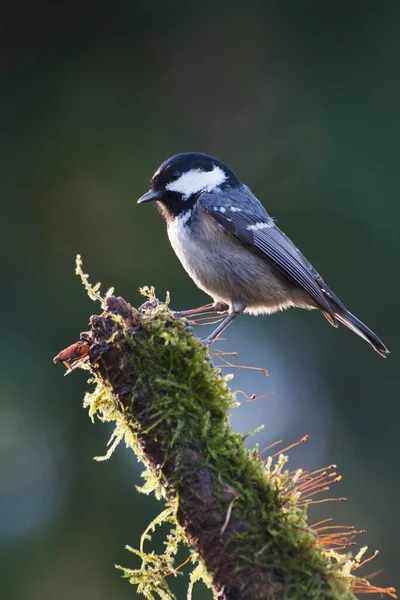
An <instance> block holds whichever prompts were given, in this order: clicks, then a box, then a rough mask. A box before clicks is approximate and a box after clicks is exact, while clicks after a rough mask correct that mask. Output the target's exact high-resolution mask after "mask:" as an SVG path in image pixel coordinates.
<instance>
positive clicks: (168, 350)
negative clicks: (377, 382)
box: [58, 278, 395, 600]
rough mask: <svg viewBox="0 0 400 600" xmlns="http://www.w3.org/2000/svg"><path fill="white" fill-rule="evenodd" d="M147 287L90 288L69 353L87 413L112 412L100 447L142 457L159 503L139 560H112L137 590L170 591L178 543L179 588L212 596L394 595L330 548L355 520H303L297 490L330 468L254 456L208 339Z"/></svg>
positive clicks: (167, 596)
mask: <svg viewBox="0 0 400 600" xmlns="http://www.w3.org/2000/svg"><path fill="white" fill-rule="evenodd" d="M85 285H86V287H87V286H90V284H89V283H88V280H87V278H86V280H85ZM147 293H148V294H149V295H150V296H151V297H150V302H149V303H148V304H147V305H146V306H145V307H144V308H143V309H139V310H136V309H135V308H133V307H131V306H130V305H129V304H128V303H127V302H126V301H125V300H123V299H122V298H116V297H115V296H111V295H108V296H107V297H106V298H104V299H103V298H101V297H100V298H99V297H98V295H99V289H98V288H96V290H95V294H93V296H96V299H101V301H102V304H103V309H104V310H103V312H102V314H100V315H95V316H92V317H91V319H90V326H91V329H90V331H89V332H86V333H85V334H83V335H82V340H83V343H84V344H86V346H85V349H84V351H83V350H82V348H81V347H80V348H79V351H78V350H76V352H78V354H77V355H76V356H74V355H73V356H70V358H71V359H72V361H74V360H78V363H79V365H80V366H84V367H85V368H88V369H89V370H90V373H91V381H92V383H94V385H95V389H94V391H93V392H91V393H90V394H87V395H86V398H85V402H84V405H85V406H86V407H87V408H88V409H89V414H90V416H91V417H92V418H94V416H95V415H97V417H99V418H100V420H102V421H113V422H114V423H115V430H114V433H113V437H112V439H111V440H110V449H109V452H108V454H107V455H106V457H108V455H109V454H111V452H112V450H113V449H114V448H115V446H116V444H118V443H119V442H120V441H122V440H124V441H125V443H126V445H127V446H128V447H129V448H131V449H132V450H133V451H134V452H135V453H136V455H137V456H138V458H139V459H140V460H141V461H142V463H143V464H144V468H145V470H144V478H145V484H144V486H143V488H141V491H143V492H145V493H152V492H154V493H155V494H156V496H157V497H158V498H160V499H161V498H162V499H164V501H165V502H166V508H165V510H163V512H162V513H161V514H160V516H159V517H158V518H157V519H156V520H155V521H154V522H153V523H152V524H151V525H150V526H149V528H148V529H147V530H146V531H145V533H144V535H143V537H142V543H141V547H140V549H138V550H133V549H131V550H132V551H133V552H134V553H136V554H137V555H139V556H140V558H141V560H142V567H141V568H140V569H128V568H122V569H123V573H124V575H125V576H126V577H128V578H129V580H130V581H131V582H132V583H133V584H135V585H136V586H137V591H138V593H140V594H143V595H144V596H145V597H146V598H148V599H152V598H161V599H162V600H173V598H174V596H173V594H172V593H171V591H170V589H169V586H168V579H167V576H168V575H170V574H176V573H177V572H178V570H179V567H178V566H177V565H176V564H175V556H176V552H177V549H178V547H180V546H181V545H183V546H187V548H188V550H189V553H190V554H189V559H188V560H190V561H191V562H192V563H193V571H192V575H191V581H190V585H189V592H188V598H190V597H191V590H192V587H193V584H194V583H195V581H197V580H198V579H203V581H205V583H206V584H207V585H208V586H209V587H210V588H211V589H212V591H213V593H214V597H215V598H219V599H222V600H268V599H277V600H280V599H282V600H283V599H284V598H290V599H293V600H296V599H298V600H304V599H306V598H307V599H309V600H314V599H315V600H317V599H318V600H321V599H323V600H351V599H353V598H355V596H354V592H357V591H362V588H363V587H365V588H366V591H373V589H376V590H377V591H381V592H386V593H388V594H389V595H392V597H395V592H394V590H393V589H392V588H388V589H386V590H383V589H380V588H372V587H371V586H370V584H369V583H368V582H367V581H366V580H364V579H359V578H357V577H356V576H355V575H354V573H353V571H354V570H355V569H356V568H358V567H359V566H360V565H361V563H362V553H363V551H360V552H359V555H358V556H356V557H351V556H350V555H349V554H346V553H339V552H338V551H337V548H338V547H340V545H342V546H346V545H347V542H349V540H351V539H352V536H353V534H354V533H355V532H354V529H353V528H347V530H346V531H345V532H342V533H339V532H338V536H339V537H337V536H336V537H335V535H336V534H334V533H332V532H329V530H327V526H324V527H320V528H319V529H318V527H315V528H310V527H309V526H308V524H307V517H306V508H307V494H308V495H310V494H311V493H312V491H313V490H314V491H316V490H317V489H318V488H321V487H323V485H324V481H325V479H327V480H329V478H330V477H331V471H330V470H329V468H328V469H327V470H326V471H323V470H319V471H317V472H315V473H311V474H307V473H303V472H302V471H301V470H299V471H297V472H296V473H294V474H293V473H290V472H289V471H288V470H286V465H285V463H286V457H285V456H284V455H283V454H281V455H279V456H278V457H277V458H276V459H272V458H271V459H269V460H266V461H263V460H261V458H260V456H259V454H258V452H257V451H250V450H248V449H247V448H246V446H245V445H244V442H243V436H242V435H241V434H239V433H235V432H234V431H233V430H232V428H231V425H230V418H229V413H230V410H231V408H232V407H233V406H234V405H235V403H236V398H235V396H234V394H233V393H232V392H231V391H230V389H229V388H228V385H227V381H226V378H224V377H223V376H222V375H221V372H220V370H219V369H216V368H214V367H213V366H212V364H211V363H210V360H209V356H208V350H207V349H206V347H205V346H204V345H203V344H202V343H201V342H200V341H199V340H198V339H196V338H195V337H194V336H193V334H192V332H191V331H190V330H189V329H188V328H187V327H186V325H187V323H186V322H185V321H183V320H176V319H175V318H174V315H173V313H172V312H171V310H170V309H169V307H168V305H167V304H160V303H158V302H157V300H156V299H155V296H154V293H153V292H151V291H149V290H148V291H147ZM70 348H72V347H70ZM67 350H68V351H69V354H68V355H65V354H62V353H60V355H59V357H58V360H63V361H64V359H65V360H66V362H67V363H68V362H69V358H68V356H69V355H70V354H71V353H72V354H73V352H74V351H73V350H70V349H67ZM65 352H66V351H65ZM84 354H86V355H84ZM61 355H62V357H61V358H60V356H61ZM334 475H335V476H336V473H335V474H334ZM163 522H167V523H169V525H170V527H171V529H170V533H169V534H168V538H167V540H166V549H165V552H164V553H163V554H161V555H156V554H155V553H154V552H149V553H147V552H146V551H145V543H146V541H147V540H148V539H149V537H150V535H151V531H152V530H154V528H155V527H156V526H157V525H158V524H161V523H163ZM345 529H346V528H345ZM333 531H335V530H333ZM340 535H341V536H342V537H340ZM323 536H325V542H326V543H325V544H324V543H323Z"/></svg>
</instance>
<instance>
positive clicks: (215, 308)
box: [174, 302, 229, 319]
mask: <svg viewBox="0 0 400 600" xmlns="http://www.w3.org/2000/svg"><path fill="white" fill-rule="evenodd" d="M228 309H229V306H228V305H227V304H224V303H223V302H213V304H210V305H209V306H200V307H199V308H192V309H190V310H178V311H176V312H174V316H175V318H176V319H187V318H188V317H194V316H196V315H205V314H207V313H216V312H226V311H227V310H228Z"/></svg>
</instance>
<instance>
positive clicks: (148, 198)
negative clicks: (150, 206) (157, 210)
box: [137, 190, 160, 204]
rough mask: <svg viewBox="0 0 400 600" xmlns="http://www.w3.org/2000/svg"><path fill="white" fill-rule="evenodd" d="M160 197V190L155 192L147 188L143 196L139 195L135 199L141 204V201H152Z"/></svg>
mask: <svg viewBox="0 0 400 600" xmlns="http://www.w3.org/2000/svg"><path fill="white" fill-rule="evenodd" d="M159 199H160V192H155V191H154V190H149V191H148V192H146V193H145V194H143V196H140V198H139V200H138V201H137V203H138V204H142V203H143V202H152V201H154V200H159Z"/></svg>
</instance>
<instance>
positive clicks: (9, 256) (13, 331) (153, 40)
mask: <svg viewBox="0 0 400 600" xmlns="http://www.w3.org/2000/svg"><path fill="white" fill-rule="evenodd" d="M0 10H1V16H0V29H1V37H0V43H1V52H0V69H1V79H0V85H1V96H0V103H1V107H2V108H1V131H2V135H1V137H0V147H1V164H2V168H1V171H0V185H1V202H2V211H1V214H2V225H3V227H2V232H3V233H2V238H1V242H2V244H3V250H2V261H1V267H2V282H3V285H2V291H1V303H2V314H3V325H2V344H1V350H2V356H1V367H2V368H1V392H0V398H1V405H0V469H1V492H0V494H1V495H0V564H1V572H2V575H1V580H2V583H1V587H2V595H3V594H4V598H8V599H10V600H14V599H15V600H20V599H22V598H23V599H24V600H47V599H49V600H50V599H52V598H57V599H58V600H64V599H70V598H71V597H73V598H76V600H81V599H82V600H83V599H85V600H86V599H90V600H92V599H93V600H103V599H104V600H105V599H107V600H108V599H109V598H115V599H116V598H118V599H119V600H127V599H131V598H136V597H137V595H136V593H135V590H134V588H133V587H132V586H130V585H129V584H128V583H127V581H125V580H123V579H121V577H120V572H118V571H116V570H115V569H114V564H115V563H120V564H123V565H125V566H137V563H136V562H135V558H134V557H133V556H132V555H130V554H129V553H128V552H127V551H126V550H124V545H125V544H131V545H132V546H135V547H137V545H138V543H139V537H140V534H141V533H142V531H143V530H144V528H145V526H146V525H147V524H148V522H149V521H150V520H151V519H152V518H154V516H155V515H157V514H158V512H159V511H160V509H161V506H160V504H158V503H157V502H156V501H155V500H154V499H153V498H147V497H145V496H142V495H140V494H138V493H137V492H136V490H135V487H134V486H135V484H138V483H140V482H141V479H140V466H138V465H137V463H136V460H135V458H134V457H133V456H131V455H130V454H129V452H128V451H127V450H125V449H124V448H122V447H121V448H118V450H117V452H116V453H115V455H114V456H113V457H112V459H111V460H110V461H108V462H106V463H100V464H98V463H95V462H94V461H93V460H92V457H93V456H94V455H99V454H103V453H104V449H105V443H106V441H107V439H108V437H109V435H110V429H109V428H107V426H105V425H101V424H99V423H96V425H92V424H91V422H90V420H89V419H88V417H87V415H86V414H85V412H84V411H83V410H82V408H81V403H82V398H83V395H84V392H85V390H87V389H88V386H87V384H86V374H85V373H84V372H75V373H74V374H72V375H69V376H68V377H67V378H66V379H64V378H63V373H64V369H63V367H62V366H60V365H59V366H57V367H55V366H54V365H53V364H52V358H53V356H54V355H55V354H57V353H58V352H59V351H60V350H61V349H62V348H64V347H66V346H68V345H69V344H71V343H72V342H74V341H76V340H77V339H78V337H79V332H80V331H84V330H86V329H87V323H88V318H89V316H90V315H91V314H92V313H95V312H97V311H98V309H99V307H98V306H96V305H95V304H93V303H92V302H91V301H90V300H89V299H88V298H87V296H86V294H85V292H84V290H83V288H82V287H81V285H80V282H79V280H78V278H77V277H75V275H74V260H75V255H76V254H77V253H78V252H79V253H81V254H82V256H83V259H84V266H85V269H86V271H87V272H89V273H90V276H91V279H92V281H98V280H99V281H102V282H103V286H104V287H103V289H104V290H105V289H107V287H110V286H112V285H113V286H115V288H116V292H117V293H118V294H120V295H122V296H124V297H125V298H126V299H128V300H129V301H131V302H132V304H134V305H137V304H138V303H141V301H142V299H141V297H140V295H139V292H138V288H139V286H142V285H146V284H147V285H154V286H155V287H156V290H157V292H158V295H159V297H160V298H164V297H165V293H166V291H167V290H169V291H170V292H171V297H172V305H173V307H174V308H176V309H185V308H189V307H192V306H195V305H199V304H203V303H205V302H207V301H208V298H207V297H206V296H205V295H204V294H203V293H202V292H200V291H199V290H197V288H196V286H195V285H194V284H193V283H192V282H191V281H190V279H189V278H188V277H187V276H186V274H185V273H184V271H183V269H182V267H181V266H180V264H179V262H178V260H177V258H176V257H175V255H174V254H173V251H172V249H171V248H170V246H169V243H168V240H167V237H166V233H165V228H164V224H163V222H162V219H161V217H160V215H158V214H157V211H156V210H155V207H154V206H137V205H136V199H137V198H138V197H139V196H140V195H141V194H142V193H143V192H145V191H146V190H147V185H148V180H149V179H150V177H151V175H152V174H153V172H154V171H155V170H156V168H157V167H158V166H159V164H160V163H161V162H162V161H163V160H165V159H166V158H167V157H168V156H170V155H172V154H175V153H177V152H182V151H203V152H207V153H210V154H214V155H216V156H217V157H218V158H220V159H222V160H223V161H225V162H226V163H227V164H228V165H230V166H231V167H232V168H233V169H234V170H235V171H236V172H237V174H238V175H239V176H240V177H241V178H242V179H243V180H244V181H245V182H246V183H247V184H248V185H249V186H250V187H251V188H252V189H253V191H254V192H255V193H256V195H257V196H258V197H259V198H260V200H261V201H262V202H263V203H264V204H265V206H266V207H267V208H268V210H269V212H270V214H271V215H272V216H274V217H276V218H277V219H278V223H279V225H280V226H281V228H282V229H283V230H284V231H285V232H286V233H287V234H288V235H289V236H290V237H292V239H293V240H294V241H295V243H296V244H297V245H298V246H299V247H300V248H301V249H302V251H303V252H304V253H305V254H306V256H307V257H308V258H309V259H310V260H311V262H313V264H314V266H315V267H316V268H317V269H318V270H319V271H320V272H321V273H322V275H323V276H324V278H325V279H326V281H327V282H328V284H329V285H330V286H331V287H332V288H333V289H334V291H335V292H336V293H337V294H338V295H339V296H340V297H341V299H342V300H343V301H344V302H345V303H346V304H347V305H348V306H349V308H350V309H352V310H353V311H354V312H355V313H356V314H357V315H358V316H359V317H360V318H361V319H362V320H364V321H365V322H366V323H367V324H368V325H369V326H370V327H371V328H373V329H374V330H375V331H376V332H377V333H378V335H380V336H381V337H382V339H383V341H384V342H385V343H386V344H387V346H388V347H389V349H390V350H391V351H392V355H391V356H390V357H389V359H388V360H387V361H385V360H383V359H382V358H380V357H379V356H378V355H377V354H376V353H374V352H373V350H372V349H371V348H370V347H369V346H368V345H367V344H366V343H365V342H363V341H362V340H361V339H360V338H357V337H356V336H355V335H353V334H352V333H351V332H349V331H348V330H347V329H345V328H343V327H340V329H339V330H337V331H335V330H334V329H333V328H332V327H330V326H329V325H328V323H327V322H326V321H325V320H324V319H323V318H322V317H321V316H319V315H318V314H316V313H308V312H306V311H299V310H298V311H289V312H286V313H285V314H279V315H274V316H271V317H259V318H257V319H256V318H254V317H242V318H240V319H238V320H237V321H236V322H235V324H234V325H233V326H232V327H231V328H230V329H229V331H228V333H227V336H226V337H227V341H226V342H220V346H219V347H221V348H224V349H225V348H226V349H231V350H239V353H240V356H239V359H238V364H246V365H255V366H262V367H266V368H267V369H269V371H270V376H269V377H265V375H263V374H262V373H259V372H254V371H239V372H235V379H234V380H233V381H232V388H233V389H235V390H237V389H242V390H244V391H246V393H248V394H249V395H250V394H252V393H255V394H257V395H262V394H267V395H268V396H267V398H264V399H261V400H258V401H256V402H252V403H249V404H246V405H245V406H243V407H241V408H238V409H236V410H235V411H234V412H233V415H232V422H233V426H234V427H235V428H236V429H238V430H240V431H248V430H251V429H253V428H254V427H257V426H258V425H260V424H261V423H264V424H265V429H264V431H263V432H262V433H259V434H257V435H256V436H255V437H253V438H252V439H250V441H249V444H251V445H253V444H255V443H256V442H257V443H259V444H260V447H261V448H262V447H264V446H266V445H268V444H270V443H272V442H274V441H275V440H277V439H283V440H284V442H285V444H290V443H292V442H294V441H296V440H297V439H299V438H301V437H302V436H303V435H304V434H306V433H308V434H309V435H310V440H309V442H308V443H307V444H303V445H302V446H300V447H299V448H297V449H295V450H293V451H292V452H291V463H290V464H291V466H292V468H296V467H299V466H303V467H306V468H319V467H321V466H324V465H328V464H330V463H337V464H338V466H339V469H340V472H341V473H342V474H343V475H344V478H343V481H342V482H341V483H340V484H338V485H337V487H336V489H335V490H334V494H335V495H338V496H346V497H347V498H348V499H349V502H348V503H347V504H343V503H340V504H332V505H322V507H323V508H321V509H320V510H318V511H317V510H316V509H314V510H313V511H312V514H311V520H312V521H313V520H314V521H316V520H318V519H319V518H324V517H328V516H333V515H334V516H335V517H336V518H337V522H338V523H342V524H348V523H349V524H354V525H355V526H356V527H358V528H362V529H367V530H368V534H367V535H366V536H365V537H363V538H362V539H361V540H360V543H361V544H364V543H366V544H368V546H369V547H370V550H371V551H374V550H375V549H379V550H380V551H381V553H380V556H379V557H378V558H377V559H376V560H375V561H374V562H373V563H372V565H369V567H370V568H369V571H370V572H372V571H374V570H376V569H379V568H383V569H384V571H385V572H384V574H383V575H380V576H379V577H378V578H377V579H376V583H377V584H379V583H381V584H383V585H396V584H397V586H399V584H400V578H399V576H398V574H399V550H398V537H399V533H400V516H399V511H398V498H399V494H400V482H399V441H398V437H399V419H400V404H399V387H400V376H399V371H400V369H399V366H400V365H399V341H400V332H399V320H398V290H399V287H398V285H399V284H398V281H397V280H398V273H399V258H400V236H399V220H400V203H399V193H400V182H399V167H398V163H399V137H400V119H399V102H400V75H399V60H400V36H399V27H400V5H399V3H398V2H391V1H387V2H384V3H378V4H377V3H375V2H372V1H366V0H364V1H362V2H361V1H353V2H342V1H336V2H335V3H326V2H325V3H321V2H306V3H299V2H296V0H292V1H288V2H284V3H282V2H274V1H271V2H261V1H260V2H256V1H250V2H246V3H244V2H236V1H234V0H230V1H229V2H223V1H221V2H218V3H216V2H210V1H208V0H203V1H202V2H201V3H192V4H190V3H187V2H183V1H176V2H171V3H167V2H160V1H158V0H153V1H152V2H148V1H144V0H141V1H139V0H136V1H134V0H129V1H128V0H114V2H106V1H105V0H97V1H95V0H80V1H79V2H77V1H75V0H70V1H69V2H68V3H54V2H49V1H44V0H37V1H36V2H29V1H28V0H19V1H14V2H3V3H2V5H1V9H0ZM205 333H206V332H205V330H204V329H203V330H200V331H199V334H200V335H202V336H204V334H205ZM171 585H172V587H173V588H174V589H175V590H176V592H177V597H178V598H183V597H186V591H185V590H186V586H187V579H186V578H180V579H178V580H177V581H172V582H171ZM194 598H195V600H203V599H204V600H205V599H207V598H210V593H209V592H208V591H206V590H205V589H204V588H202V587H201V585H200V586H199V587H198V588H196V589H195V593H194Z"/></svg>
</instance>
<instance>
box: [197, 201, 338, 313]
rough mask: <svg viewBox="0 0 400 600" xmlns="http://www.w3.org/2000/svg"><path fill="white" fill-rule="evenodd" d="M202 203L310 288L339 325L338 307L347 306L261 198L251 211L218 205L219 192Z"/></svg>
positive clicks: (234, 232)
mask: <svg viewBox="0 0 400 600" xmlns="http://www.w3.org/2000/svg"><path fill="white" fill-rule="evenodd" d="M200 207H201V208H202V209H203V210H204V211H205V212H206V213H208V214H209V215H210V216H211V217H213V219H215V221H216V222H217V223H218V224H219V225H220V226H221V227H222V228H223V229H224V230H225V231H227V232H229V233H230V234H232V235H234V236H235V237H236V238H237V239H238V240H240V241H241V242H242V243H243V244H245V245H246V246H247V247H248V249H249V250H251V251H253V252H255V253H256V254H258V255H260V256H262V257H264V258H268V259H269V260H270V261H272V262H273V263H274V264H275V266H276V267H277V268H278V269H279V270H280V271H281V272H282V273H283V274H284V275H286V277H288V278H289V279H291V280H292V281H294V282H295V283H297V284H298V285H299V286H301V287H302V288H303V289H304V290H306V292H308V293H309V295H310V296H311V298H313V299H314V301H315V302H316V303H317V305H318V307H319V308H320V309H321V310H322V311H323V313H324V314H325V316H326V317H327V318H328V320H329V321H330V322H331V323H332V324H333V325H336V321H335V317H334V313H335V308H336V306H340V307H343V308H344V305H343V304H342V303H341V301H340V300H339V298H337V296H336V295H335V294H334V293H333V292H332V290H330V289H329V288H328V286H327V285H326V284H325V282H324V281H323V279H322V277H321V276H320V275H319V274H318V273H317V271H316V270H315V269H314V267H313V266H312V265H311V264H310V263H309V262H308V260H307V259H306V258H305V257H304V256H303V254H302V253H301V252H300V250H298V248H296V246H295V245H294V244H293V242H292V241H291V240H290V239H289V238H288V237H287V236H286V235H285V234H284V233H283V232H282V231H281V230H280V229H279V228H278V227H277V226H276V225H275V223H274V221H273V219H271V217H270V216H269V215H268V213H267V212H266V211H265V209H263V208H261V207H262V205H261V204H259V203H258V201H257V210H256V212H253V211H252V212H249V211H246V210H243V209H242V208H241V207H239V206H238V205H237V204H236V205H233V206H229V205H228V206H227V205H225V206H222V205H218V204H217V203H216V198H215V195H214V196H213V197H210V195H204V196H203V197H201V198H200Z"/></svg>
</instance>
